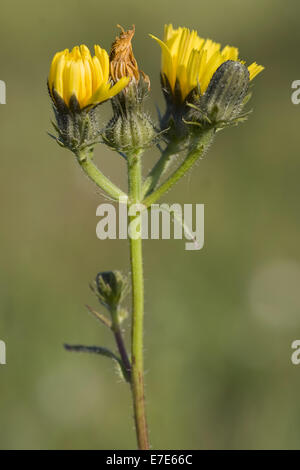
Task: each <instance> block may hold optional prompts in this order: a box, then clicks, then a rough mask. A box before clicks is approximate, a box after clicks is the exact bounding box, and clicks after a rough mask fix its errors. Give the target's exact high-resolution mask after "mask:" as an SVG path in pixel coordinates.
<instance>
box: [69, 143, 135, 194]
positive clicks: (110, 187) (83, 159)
mask: <svg viewBox="0 0 300 470" xmlns="http://www.w3.org/2000/svg"><path fill="white" fill-rule="evenodd" d="M77 160H78V163H79V165H80V166H81V168H82V169H83V171H84V172H85V173H86V174H87V176H88V177H89V178H90V179H91V180H92V181H93V182H94V183H96V185H97V186H98V187H99V188H101V189H102V190H103V191H105V192H106V193H107V194H108V195H109V196H110V197H112V198H113V199H115V200H116V201H118V200H119V199H120V198H123V200H124V198H126V199H127V194H125V193H124V192H123V191H122V190H121V189H120V188H118V186H116V185H115V184H114V183H112V182H111V181H110V179H109V178H107V177H106V176H105V175H104V174H103V173H102V172H101V171H100V170H99V169H98V168H97V167H96V165H95V164H94V163H93V162H92V159H91V156H90V152H89V153H84V152H81V153H80V154H79V155H78V156H77Z"/></svg>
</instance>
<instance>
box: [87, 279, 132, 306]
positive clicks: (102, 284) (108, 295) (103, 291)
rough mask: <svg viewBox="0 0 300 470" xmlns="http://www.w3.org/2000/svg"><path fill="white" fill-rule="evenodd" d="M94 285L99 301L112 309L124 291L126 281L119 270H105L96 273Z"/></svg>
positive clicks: (117, 303) (119, 300)
mask: <svg viewBox="0 0 300 470" xmlns="http://www.w3.org/2000/svg"><path fill="white" fill-rule="evenodd" d="M95 287H96V289H95V292H96V294H97V296H98V298H99V301H100V303H101V304H102V305H104V306H105V307H107V308H108V309H114V308H115V307H117V306H118V305H119V303H120V302H121V300H122V298H123V297H124V295H125V293H126V290H127V282H126V279H125V278H124V277H123V275H122V274H121V273H120V271H105V272H101V273H98V274H97V276H96V280H95Z"/></svg>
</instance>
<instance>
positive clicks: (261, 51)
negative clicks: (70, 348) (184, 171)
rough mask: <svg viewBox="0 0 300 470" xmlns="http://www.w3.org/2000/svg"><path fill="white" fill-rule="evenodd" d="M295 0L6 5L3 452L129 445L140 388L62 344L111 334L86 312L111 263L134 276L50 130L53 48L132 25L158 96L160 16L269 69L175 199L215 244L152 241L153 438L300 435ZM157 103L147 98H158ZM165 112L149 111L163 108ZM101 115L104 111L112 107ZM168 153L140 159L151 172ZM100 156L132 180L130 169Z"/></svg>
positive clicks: (264, 443) (231, 445)
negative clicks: (246, 111) (106, 236)
mask: <svg viewBox="0 0 300 470" xmlns="http://www.w3.org/2000/svg"><path fill="white" fill-rule="evenodd" d="M299 15H300V4H299V3H297V2H294V1H291V0H290V1H287V2H286V1H285V2H284V1H278V0H251V1H249V0H248V1H244V2H241V1H238V0H227V1H226V2H223V1H221V0H220V1H215V0H211V1H210V2H199V1H198V0H190V1H188V2H182V1H178V0H173V1H172V2H167V1H165V2H161V1H160V0H152V1H151V2H140V1H137V0H135V1H133V0H129V1H127V2H121V1H119V0H115V1H114V2H113V3H111V4H108V3H107V2H101V1H99V0H97V1H94V0H86V1H85V2H82V1H78V0H72V1H71V0H65V1H64V2H61V1H57V0H54V1H52V2H51V3H49V2H43V1H37V0H36V1H34V0H27V1H26V2H21V1H10V2H8V1H5V2H2V3H1V16H0V38H1V51H0V60H1V62H0V63H1V66H0V79H1V80H4V81H5V82H6V85H7V104H6V105H1V106H0V121H1V139H0V154H1V172H0V175H1V176H0V178H1V184H0V198H1V199H0V200H1V231H0V241H1V265H0V339H2V340H4V341H5V342H6V345H7V365H5V366H4V365H2V366H0V447H1V448H2V449H15V448H18V449H85V448H86V449H91V448H99V449H105V448H108V449H113V448H115V449H126V448H134V447H135V435H134V429H133V421H132V410H131V401H130V394H129V390H128V387H127V385H125V384H124V383H122V382H121V381H120V380H119V378H118V376H117V375H116V374H115V370H114V367H112V364H111V363H110V361H109V360H107V359H105V358H101V357H94V356H90V355H85V354H81V355H80V354H78V355H77V354H75V353H74V354H72V353H67V352H65V351H64V349H63V347H62V345H63V343H64V342H69V343H83V344H97V345H102V346H107V347H114V346H113V343H112V338H111V337H110V335H109V333H108V332H106V331H105V329H104V327H101V325H99V324H98V323H97V322H96V321H95V320H94V319H93V318H92V317H91V316H90V315H89V314H88V313H87V312H86V310H85V308H84V304H85V303H89V304H91V305H93V306H95V307H97V302H96V299H94V298H93V296H92V294H91V292H90V291H89V288H88V283H89V281H90V280H92V279H93V278H94V276H95V274H96V273H97V272H98V271H101V270H107V269H113V268H115V269H116V268H117V269H122V270H124V271H125V272H127V271H128V269H129V268H128V261H129V260H128V246H127V241H114V240H113V241H100V240H98V239H97V238H96V234H95V228H96V224H97V221H98V219H97V218H96V214H95V212H96V207H97V206H98V204H100V203H101V202H103V201H104V200H103V198H102V196H101V194H100V192H99V191H97V189H96V188H95V187H94V186H93V185H92V184H91V183H90V182H89V181H88V180H87V178H85V177H84V176H83V174H82V173H81V171H80V169H79V168H78V166H77V165H76V162H75V160H74V158H73V157H72V154H71V153H70V152H67V151H66V150H63V149H61V148H59V147H58V146H57V145H56V144H55V142H54V141H53V140H51V139H50V138H49V137H48V136H47V134H46V131H48V130H50V129H51V124H50V119H51V118H52V110H51V106H50V100H49V98H48V95H47V90H46V78H47V74H48V68H49V64H50V61H51V59H52V56H53V54H54V53H55V52H56V51H57V50H61V49H64V48H66V47H68V48H71V47H73V46H74V45H76V44H80V43H85V44H87V45H88V46H89V47H92V46H93V44H94V43H100V44H101V46H102V47H105V48H107V49H109V47H110V44H111V42H112V41H113V39H114V38H115V35H116V34H117V32H118V30H117V28H116V24H117V23H120V24H122V25H123V26H124V27H125V28H127V27H130V26H131V25H132V24H133V23H134V24H135V25H136V36H135V38H134V51H135V55H136V57H137V60H138V63H139V66H140V68H142V70H144V71H145V72H146V73H147V74H149V75H150V78H151V81H152V101H153V103H157V104H159V105H160V106H161V107H163V106H164V103H163V99H162V96H161V91H160V86H159V68H160V50H159V47H158V46H157V44H156V43H154V41H152V40H151V39H150V38H149V37H148V33H150V32H151V33H153V34H155V35H158V36H162V34H163V25H164V23H166V22H172V23H173V24H174V26H179V25H185V26H188V27H190V28H196V29H197V30H198V32H199V34H200V35H201V36H204V37H211V38H212V39H214V40H216V41H220V42H221V43H222V44H223V45H225V44H227V43H228V44H231V45H236V46H238V47H239V48H240V56H241V57H242V58H243V59H245V60H247V62H248V63H251V62H252V61H254V60H256V61H257V62H258V63H259V64H263V65H264V66H265V67H266V70H265V71H264V72H263V73H262V74H261V75H260V76H259V77H258V78H257V79H256V80H255V89H254V96H253V98H252V101H251V105H250V106H251V107H253V108H254V113H253V114H252V115H251V116H250V119H249V121H248V122H247V123H246V124H244V125H241V126H239V127H238V128H231V129H228V130H226V131H224V132H222V133H220V134H219V135H218V137H217V139H216V141H215V143H214V145H213V147H212V148H211V150H210V153H209V155H208V156H207V158H206V159H204V160H203V161H201V162H200V163H199V164H198V165H197V167H196V168H195V169H194V170H193V171H192V172H191V173H190V174H189V175H188V176H187V177H185V179H183V180H182V181H181V182H180V183H179V184H178V185H177V186H176V187H175V188H174V189H173V190H172V191H171V192H169V193H168V195H167V196H166V197H165V198H164V200H165V201H170V202H171V201H173V202H182V203H204V204H205V247H204V248H203V250H201V251H199V252H197V251H185V249H184V241H178V240H177V241H174V240H173V241H165V240H161V241H146V242H145V243H144V254H145V281H146V327H145V360H146V384H147V387H146V394H147V404H148V416H149V426H150V430H151V442H152V446H153V448H154V449H168V448H169V449H218V448H223V449H240V448H250V449H254V448H272V449H278V448H299V442H300V401H299V393H300V366H298V367H297V366H294V365H292V363H291V360H290V356H291V353H292V350H291V343H292V341H293V340H295V339H299V337H300V295H299V285H300V259H299V230H300V221H299V196H300V186H299V171H300V158H299V119H300V117H299V113H300V106H298V107H297V106H295V105H293V104H292V103H291V99H290V96H291V83H292V81H293V80H296V79H300V68H299V61H298V60H297V57H298V56H299V46H300V37H299V36H300V34H299ZM152 101H151V102H150V100H149V107H150V109H151V110H152V111H154V105H153V104H152ZM154 112H155V111H154ZM103 113H104V116H109V115H110V106H109V104H106V105H104V106H103ZM155 157H157V154H155V152H154V153H153V154H151V153H147V154H146V155H145V156H144V167H145V171H146V170H148V169H149V168H150V167H151V164H152V162H153V161H154V160H155ZM96 161H97V164H98V165H99V166H101V168H102V169H103V171H104V172H105V173H106V174H108V175H109V176H111V177H112V178H113V179H114V180H115V181H116V182H117V183H118V184H120V185H122V187H123V188H126V176H125V174H126V173H125V170H126V169H125V165H124V162H123V161H121V158H119V157H118V156H117V155H116V154H113V153H110V152H109V151H107V150H106V149H105V148H104V147H98V148H97V151H96Z"/></svg>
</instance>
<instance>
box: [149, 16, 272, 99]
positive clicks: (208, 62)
mask: <svg viewBox="0 0 300 470" xmlns="http://www.w3.org/2000/svg"><path fill="white" fill-rule="evenodd" d="M150 36H151V37H152V38H153V39H155V40H156V41H157V42H158V43H159V44H160V46H161V49H162V65H161V73H162V78H163V81H164V83H165V82H166V80H167V81H168V82H169V83H168V84H169V86H170V88H171V91H172V93H174V92H175V85H176V87H177V86H178V85H179V87H180V91H181V99H182V101H183V100H184V99H185V98H186V97H187V95H188V94H189V93H190V92H191V91H192V90H193V89H194V88H196V87H197V85H198V84H199V85H200V90H201V93H202V94H203V93H205V91H206V89H207V87H208V85H209V82H210V80H211V78H212V76H213V74H214V73H215V71H216V70H217V69H218V68H219V67H220V65H222V64H223V63H224V62H226V61H227V60H233V61H239V58H238V54H239V51H238V49H237V48H236V47H230V46H225V47H224V48H223V49H221V45H220V44H218V43H216V42H213V41H212V40H211V39H203V38H200V37H199V36H198V34H197V31H194V30H193V31H190V30H189V29H188V28H177V29H174V28H173V26H172V25H171V24H169V25H165V32H164V40H163V41H161V40H160V39H158V38H156V37H155V36H152V35H150ZM263 69H264V67H262V66H261V65H257V64H256V62H253V64H251V65H250V66H249V67H248V71H249V79H250V80H252V79H253V78H254V77H255V76H256V75H257V74H259V73H260V72H261V71H262V70H263Z"/></svg>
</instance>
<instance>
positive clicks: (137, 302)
mask: <svg viewBox="0 0 300 470" xmlns="http://www.w3.org/2000/svg"><path fill="white" fill-rule="evenodd" d="M141 179H142V176H141V155H140V154H133V155H128V186H129V204H138V203H140V201H141V189H142V188H141ZM137 217H139V215H135V216H129V224H130V223H132V222H133V221H136V220H135V219H136V218H137ZM140 228H141V227H140ZM129 243H130V262H131V282H132V332H131V388H132V397H133V408H134V418H135V427H136V434H137V441H138V447H139V449H141V450H147V449H149V439H148V429H147V421H146V410H145V394H144V363H143V362H144V361H143V320H144V277H143V255H142V239H141V234H140V236H139V237H137V238H133V237H129Z"/></svg>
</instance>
